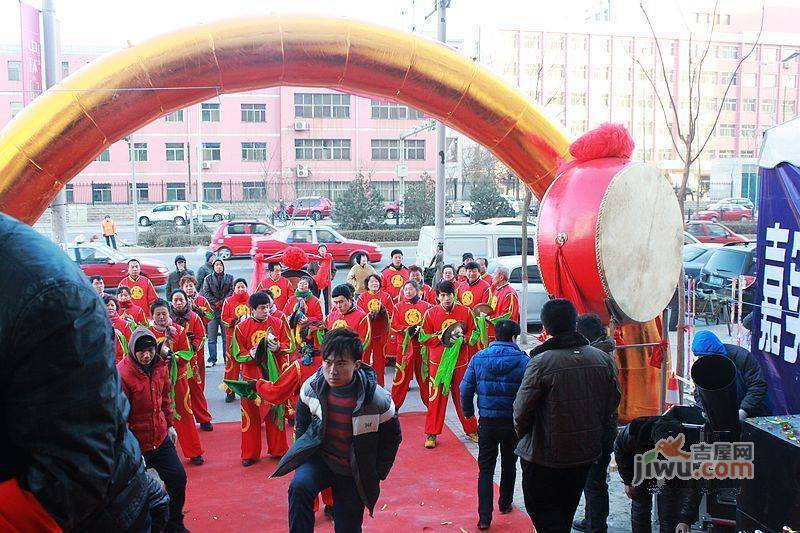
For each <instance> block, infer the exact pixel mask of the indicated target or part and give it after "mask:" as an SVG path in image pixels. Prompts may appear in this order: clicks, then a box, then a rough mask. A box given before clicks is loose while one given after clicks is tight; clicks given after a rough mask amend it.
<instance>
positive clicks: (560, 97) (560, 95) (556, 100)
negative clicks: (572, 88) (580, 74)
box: [545, 91, 564, 106]
mask: <svg viewBox="0 0 800 533" xmlns="http://www.w3.org/2000/svg"><path fill="white" fill-rule="evenodd" d="M547 104H552V105H556V106H563V105H564V91H559V92H557V93H554V94H553V95H552V96H551V97H550V98H549V99H548V101H547V102H545V105H547Z"/></svg>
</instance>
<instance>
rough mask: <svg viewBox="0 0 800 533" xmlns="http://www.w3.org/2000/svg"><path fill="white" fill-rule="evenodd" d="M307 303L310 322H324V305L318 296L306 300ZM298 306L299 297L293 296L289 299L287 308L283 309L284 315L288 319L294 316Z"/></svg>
mask: <svg viewBox="0 0 800 533" xmlns="http://www.w3.org/2000/svg"><path fill="white" fill-rule="evenodd" d="M305 302H306V311H305V313H306V318H308V319H309V320H319V321H320V322H322V321H323V319H324V318H325V317H324V314H323V312H322V304H321V303H320V301H319V298H317V297H316V296H313V295H312V296H309V297H308V298H306V299H305ZM296 305H297V296H292V297H291V298H289V301H287V302H286V306H284V308H283V314H284V315H286V317H287V318H288V317H290V316H292V313H294V308H295V306H296Z"/></svg>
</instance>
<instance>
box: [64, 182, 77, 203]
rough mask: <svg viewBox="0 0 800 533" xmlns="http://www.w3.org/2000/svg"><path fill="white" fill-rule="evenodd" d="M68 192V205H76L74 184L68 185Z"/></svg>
mask: <svg viewBox="0 0 800 533" xmlns="http://www.w3.org/2000/svg"><path fill="white" fill-rule="evenodd" d="M66 191H67V203H68V204H74V203H75V185H73V184H72V183H67V187H66Z"/></svg>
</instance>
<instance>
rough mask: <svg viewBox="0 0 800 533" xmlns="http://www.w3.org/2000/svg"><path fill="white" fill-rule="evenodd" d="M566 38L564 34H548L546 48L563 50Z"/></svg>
mask: <svg viewBox="0 0 800 533" xmlns="http://www.w3.org/2000/svg"><path fill="white" fill-rule="evenodd" d="M566 43H567V38H566V36H564V35H548V36H547V48H548V49H549V50H563V49H564V48H566Z"/></svg>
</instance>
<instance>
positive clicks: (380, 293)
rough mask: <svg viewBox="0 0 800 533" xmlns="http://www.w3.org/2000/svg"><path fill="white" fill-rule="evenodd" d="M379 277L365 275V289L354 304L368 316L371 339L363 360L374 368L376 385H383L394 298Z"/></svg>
mask: <svg viewBox="0 0 800 533" xmlns="http://www.w3.org/2000/svg"><path fill="white" fill-rule="evenodd" d="M381 284H382V282H381V278H380V276H378V275H376V274H370V275H369V276H367V280H366V286H367V290H366V291H364V292H362V293H361V294H359V295H358V301H357V302H356V305H358V307H359V308H360V309H361V310H362V311H364V312H365V313H367V316H369V326H370V332H371V339H370V343H369V349H368V350H364V362H365V363H367V364H368V365H370V366H371V367H372V368H373V370H375V375H376V378H377V380H378V385H380V386H381V387H383V384H384V373H385V370H386V352H387V351H392V352H393V350H387V349H386V346H387V344H388V343H389V338H390V333H391V328H390V322H391V320H392V315H393V314H394V300H393V299H392V297H391V295H389V293H388V292H386V291H385V290H382V287H381Z"/></svg>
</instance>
